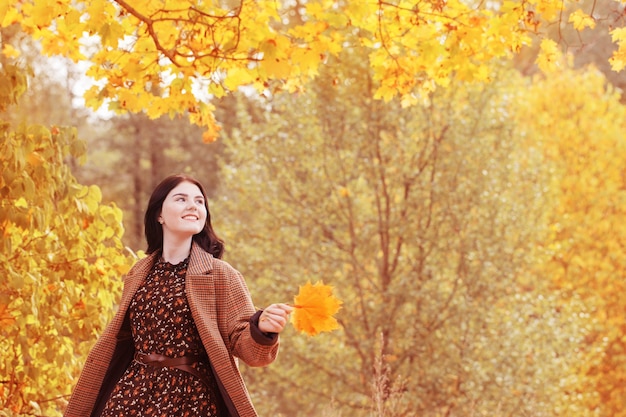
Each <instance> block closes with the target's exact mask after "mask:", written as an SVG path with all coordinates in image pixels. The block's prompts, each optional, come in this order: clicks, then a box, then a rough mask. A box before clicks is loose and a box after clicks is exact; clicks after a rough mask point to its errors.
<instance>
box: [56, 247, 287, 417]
mask: <svg viewBox="0 0 626 417" xmlns="http://www.w3.org/2000/svg"><path fill="white" fill-rule="evenodd" d="M155 258H156V254H152V255H151V256H149V257H147V258H145V259H142V260H140V261H139V262H137V264H136V265H135V266H134V267H133V268H132V269H131V271H130V272H129V273H128V275H127V276H126V278H125V280H124V291H123V293H122V298H121V300H120V305H119V310H118V311H117V313H116V314H115V317H114V318H113V320H112V321H111V323H110V324H109V325H108V326H107V327H106V329H105V330H104V332H103V333H102V335H101V336H100V338H99V340H98V341H97V342H96V344H95V346H94V347H93V349H92V351H91V352H90V354H89V356H88V357H87V361H86V363H85V366H84V368H83V371H82V373H81V375H80V378H79V379H78V383H77V384H76V386H75V388H74V392H73V393H72V396H71V398H70V401H69V404H68V406H67V409H66V411H65V414H64V416H65V417H89V416H91V415H92V411H93V409H94V406H95V404H96V399H97V397H98V394H99V392H100V390H101V388H103V385H104V384H109V385H110V384H111V383H114V382H115V381H113V382H111V381H108V382H106V381H105V379H106V378H105V375H106V374H107V370H108V369H109V367H110V365H111V364H112V362H113V361H114V360H115V359H119V358H117V356H119V355H121V354H120V353H119V352H120V350H119V348H118V350H117V351H116V354H115V355H116V357H115V358H114V351H115V348H116V343H117V342H118V340H120V339H121V337H120V335H121V334H122V333H124V332H123V331H121V330H122V325H123V324H125V326H128V321H127V320H126V322H125V323H124V319H125V318H126V316H127V311H128V306H129V305H130V302H131V300H132V298H133V296H134V294H135V291H137V289H138V288H139V287H140V286H141V284H142V283H143V281H144V279H145V278H146V276H147V275H148V273H149V272H150V269H151V268H152V265H153V264H154V261H155ZM185 287H186V293H187V299H188V301H189V307H190V309H191V314H192V316H193V319H194V321H195V323H196V326H197V327H198V332H199V333H200V337H201V339H202V343H203V345H204V347H205V349H206V351H207V353H208V355H209V359H210V361H211V365H212V367H213V369H214V371H215V374H216V376H217V378H218V380H219V382H220V384H221V386H222V388H223V389H224V390H225V393H226V395H227V397H228V398H225V400H226V402H227V404H228V403H230V404H229V405H230V407H229V408H233V407H234V408H235V409H236V411H235V410H232V411H231V414H233V415H235V416H236V415H237V414H238V416H239V417H254V416H256V415H257V414H256V411H255V410H254V407H253V405H252V402H251V400H250V396H249V395H248V391H247V389H246V387H245V385H244V382H243V379H242V377H241V374H240V373H239V370H238V366H237V358H240V359H241V360H242V361H244V362H245V363H246V364H248V365H249V366H265V365H268V364H270V363H271V362H273V361H274V359H275V358H276V355H277V353H278V344H279V343H278V337H273V338H267V337H265V336H264V335H262V334H261V333H260V331H259V330H258V328H256V326H254V325H251V324H250V317H252V316H253V315H254V314H255V312H256V310H255V308H254V305H253V304H252V299H251V297H250V293H249V291H248V288H247V286H246V283H245V281H244V279H243V277H242V275H241V274H240V273H239V272H238V271H236V270H235V269H234V268H233V267H232V266H230V265H229V264H228V263H226V262H224V261H221V260H219V259H215V258H213V256H211V255H210V254H209V253H207V252H205V251H204V250H203V249H202V248H200V247H199V246H198V245H196V244H195V243H194V244H193V245H192V249H191V257H190V259H189V267H188V269H187V277H186V284H185ZM259 335H261V336H260V337H259ZM124 355H126V356H129V355H132V351H130V352H129V351H128V350H126V351H125V352H124ZM126 359H127V361H126V362H124V363H128V361H130V357H128V358H126ZM109 372H110V370H109ZM108 379H111V378H108ZM229 400H230V401H229ZM235 412H236V413H237V414H235Z"/></svg>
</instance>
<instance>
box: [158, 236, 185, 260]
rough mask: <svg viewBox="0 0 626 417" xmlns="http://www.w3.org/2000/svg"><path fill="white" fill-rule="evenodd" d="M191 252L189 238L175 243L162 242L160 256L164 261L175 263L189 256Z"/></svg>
mask: <svg viewBox="0 0 626 417" xmlns="http://www.w3.org/2000/svg"><path fill="white" fill-rule="evenodd" d="M190 252H191V239H189V240H187V241H186V242H178V243H176V244H173V243H168V242H167V241H164V242H163V252H162V253H161V257H162V258H163V260H164V261H166V262H169V263H171V264H172V265H176V264H178V263H181V262H182V261H184V260H185V259H187V257H188V256H189V253H190Z"/></svg>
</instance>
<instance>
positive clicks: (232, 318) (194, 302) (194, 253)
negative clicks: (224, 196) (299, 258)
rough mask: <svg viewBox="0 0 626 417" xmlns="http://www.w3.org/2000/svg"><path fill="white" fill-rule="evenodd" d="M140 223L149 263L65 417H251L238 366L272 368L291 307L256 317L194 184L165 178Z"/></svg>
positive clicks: (141, 267) (131, 280)
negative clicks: (224, 253)
mask: <svg viewBox="0 0 626 417" xmlns="http://www.w3.org/2000/svg"><path fill="white" fill-rule="evenodd" d="M144 223H145V233H146V239H147V243H148V249H147V253H148V256H147V257H146V258H144V259H142V260H140V261H138V262H137V263H136V264H135V266H134V267H133V268H132V269H131V270H130V272H129V273H128V275H127V276H126V277H125V279H124V291H123V293H122V298H121V300H120V303H119V309H118V311H117V313H116V315H115V317H114V318H113V320H112V321H111V323H110V324H109V325H108V326H107V328H106V329H105V330H104V332H103V333H102V335H101V336H100V338H99V340H98V341H97V342H96V344H95V346H94V348H93V349H92V351H91V352H90V354H89V356H88V357H87V362H86V363H85V367H84V369H83V371H82V373H81V376H80V378H79V380H78V383H77V385H76V387H75V388H74V391H73V393H72V396H71V398H70V401H69V404H68V406H67V409H66V411H65V414H64V415H65V416H66V417H112V416H125V417H126V416H142V417H150V416H176V417H184V416H205V417H216V416H230V417H254V416H256V415H257V413H256V411H255V409H254V406H253V405H252V402H251V400H250V397H249V395H248V391H247V389H246V387H245V385H244V381H243V379H242V377H241V374H240V373H239V370H238V366H237V361H238V359H241V360H242V361H243V362H245V363H246V364H248V365H250V366H265V365H268V364H270V363H271V362H273V361H274V359H275V358H276V354H277V353H278V345H279V337H278V334H279V333H280V332H281V331H282V330H283V329H284V326H285V324H286V323H287V320H288V316H289V314H290V313H291V311H292V307H290V306H288V305H286V304H281V303H278V304H272V305H270V306H268V307H267V308H265V309H264V310H260V311H256V310H255V308H254V305H253V303H252V300H251V297H250V293H249V291H248V288H247V286H246V283H245V281H244V279H243V277H242V275H241V274H240V273H239V272H238V271H237V270H235V269H234V268H233V267H232V266H230V265H229V264H228V263H226V262H224V261H222V260H221V257H222V254H223V252H224V243H223V242H222V240H220V239H219V238H218V237H217V235H216V234H215V232H214V231H213V227H212V225H211V216H210V213H209V207H208V204H207V197H206V193H205V191H204V188H203V187H202V185H201V184H200V183H199V182H198V181H197V180H195V179H193V178H191V177H189V176H186V175H174V176H170V177H167V178H165V179H164V180H163V181H162V182H161V183H160V184H159V185H158V186H157V187H156V189H155V190H154V192H153V193H152V196H151V197H150V201H149V203H148V208H147V210H146V214H145V219H144Z"/></svg>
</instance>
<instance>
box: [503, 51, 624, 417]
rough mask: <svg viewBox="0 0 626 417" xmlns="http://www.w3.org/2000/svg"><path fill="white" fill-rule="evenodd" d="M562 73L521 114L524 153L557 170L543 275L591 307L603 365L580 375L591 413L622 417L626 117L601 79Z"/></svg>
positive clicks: (539, 84) (531, 94)
mask: <svg viewBox="0 0 626 417" xmlns="http://www.w3.org/2000/svg"><path fill="white" fill-rule="evenodd" d="M560 63H561V65H560V68H559V70H558V72H548V73H547V74H545V76H543V75H540V76H537V77H536V78H535V79H534V80H532V82H531V80H528V88H525V89H521V90H520V91H519V94H518V106H516V107H517V110H516V111H515V115H516V119H517V120H518V121H519V125H520V129H522V131H523V134H524V136H525V137H527V138H528V141H529V145H528V146H532V147H533V148H534V149H535V150H536V151H539V152H542V153H543V154H544V155H545V160H546V161H547V163H548V164H549V165H550V166H551V167H552V168H551V169H552V181H551V183H550V188H551V189H552V190H553V193H554V196H555V204H554V206H553V207H552V209H551V210H550V213H549V219H548V221H549V225H550V231H551V232H550V235H549V236H548V238H547V239H546V241H545V243H544V245H545V251H546V253H547V254H548V255H549V258H548V260H547V262H546V263H545V264H543V265H541V269H542V271H541V272H540V273H541V274H542V275H543V276H545V277H546V278H549V279H550V280H551V282H552V285H553V286H554V288H555V289H556V291H559V292H560V293H562V294H564V295H566V296H567V297H577V298H580V299H583V300H584V301H585V303H586V304H588V305H589V306H594V309H593V311H592V313H593V315H594V316H595V317H596V318H597V321H596V325H595V326H594V327H593V328H592V331H591V332H590V334H589V337H588V338H587V339H586V340H585V347H586V348H587V349H593V350H594V352H595V355H596V357H597V358H599V359H600V360H601V363H599V364H598V363H592V364H581V367H580V369H579V370H578V372H579V373H584V374H587V375H590V376H592V377H593V381H595V387H594V389H595V390H597V392H598V393H599V397H598V398H596V399H595V400H596V401H595V402H593V403H591V404H589V407H600V408H601V409H602V413H601V415H603V416H616V417H618V416H626V386H625V385H624V381H625V380H626V374H625V373H624V370H625V369H626V343H624V341H625V340H626V322H625V320H624V311H625V308H626V303H625V301H624V297H623V294H624V291H625V290H626V287H625V281H624V270H626V258H625V257H624V253H626V251H625V247H624V244H625V243H624V242H625V241H626V240H625V237H624V236H625V233H626V230H625V229H624V218H625V216H626V212H625V207H626V206H625V204H624V203H625V199H626V194H625V192H624V190H625V189H626V186H625V185H626V184H625V179H624V159H623V156H624V153H625V152H626V141H625V140H624V130H625V129H626V126H625V121H626V108H625V107H624V106H623V105H622V104H620V96H621V93H620V92H619V91H617V90H615V89H613V88H612V87H611V86H610V85H609V84H608V83H607V80H606V79H605V78H604V77H603V76H602V75H601V74H600V73H599V72H598V71H596V70H594V69H591V70H588V71H585V72H577V71H573V70H571V69H570V68H569V66H568V63H567V61H566V59H562V60H560ZM586 389H588V390H590V389H592V388H591V387H590V386H587V387H586Z"/></svg>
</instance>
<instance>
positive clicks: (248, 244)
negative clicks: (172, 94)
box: [216, 51, 597, 416]
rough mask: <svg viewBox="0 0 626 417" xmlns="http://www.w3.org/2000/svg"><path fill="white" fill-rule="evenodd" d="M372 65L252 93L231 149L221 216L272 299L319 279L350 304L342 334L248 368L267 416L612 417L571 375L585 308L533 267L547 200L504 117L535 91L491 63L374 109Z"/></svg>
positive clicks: (233, 254)
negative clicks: (302, 89) (409, 101)
mask: <svg viewBox="0 0 626 417" xmlns="http://www.w3.org/2000/svg"><path fill="white" fill-rule="evenodd" d="M364 62H365V60H363V59H362V56H360V55H359V53H358V51H346V52H344V53H343V54H341V55H340V57H339V58H338V60H337V61H334V62H333V67H332V68H331V69H329V71H323V72H322V73H321V74H320V76H319V79H318V80H317V81H316V82H315V83H313V84H312V85H311V87H310V89H309V90H308V91H307V92H306V93H302V94H299V95H277V96H275V97H273V98H272V100H270V101H269V103H267V104H266V105H262V104H261V103H259V102H255V100H253V99H246V98H241V99H240V109H239V112H238V120H239V126H238V128H235V129H233V130H232V133H231V134H229V135H227V137H225V138H224V141H225V143H226V146H227V150H228V153H227V155H228V158H229V159H228V160H227V162H226V163H225V165H224V167H223V170H222V173H223V181H224V185H225V187H224V188H223V191H222V192H223V193H224V194H225V197H224V199H223V201H221V204H220V206H219V207H218V211H217V214H216V218H217V219H223V218H224V217H226V219H224V220H223V222H224V225H222V226H220V227H221V228H223V229H226V230H227V231H228V233H227V235H226V237H227V242H228V243H229V245H228V248H229V250H228V251H227V254H226V257H227V259H228V260H230V261H231V262H233V263H234V264H235V265H236V266H237V267H238V268H240V269H241V270H242V271H243V272H244V275H246V276H247V277H248V279H249V280H251V281H252V282H253V284H252V287H253V292H254V293H255V294H257V297H259V296H260V297H259V298H260V299H258V300H257V302H259V303H260V305H263V303H264V302H269V301H270V300H272V299H275V298H276V296H277V294H279V295H280V294H282V296H283V297H284V298H285V300H286V301H288V300H289V299H290V296H292V294H295V293H296V292H297V287H298V286H299V285H302V284H303V283H304V282H306V281H307V280H311V281H316V280H318V279H322V280H324V281H325V282H327V283H330V284H332V285H335V287H336V289H337V293H338V294H339V296H340V298H342V299H343V300H344V306H343V309H342V310H341V311H340V313H339V314H338V317H339V320H340V322H341V324H342V331H341V332H339V333H331V334H323V335H320V336H316V337H315V338H307V337H304V336H300V335H295V334H289V333H287V334H286V335H285V336H284V338H285V339H286V340H285V341H284V343H285V348H284V349H283V351H282V353H281V356H280V360H279V363H278V364H277V366H274V367H271V368H269V369H267V370H263V371H255V370H246V378H248V379H249V380H250V381H251V385H252V389H251V392H252V393H253V395H257V396H258V399H257V403H258V405H259V407H260V408H261V410H262V412H261V414H266V415H276V416H292V415H299V416H304V415H310V416H318V415H335V414H328V413H331V412H334V413H336V415H350V416H368V415H377V416H383V415H385V416H440V415H448V416H467V415H493V414H494V413H495V414H498V415H533V416H548V415H550V416H552V415H563V416H587V415H597V414H596V413H597V410H593V409H591V410H590V409H588V408H585V405H586V403H584V401H583V399H584V398H586V397H587V396H591V397H593V396H594V395H595V393H594V392H593V391H591V392H588V393H582V392H579V391H578V388H579V386H578V385H577V384H578V382H579V380H577V379H576V380H572V379H571V378H570V375H572V374H573V373H575V369H576V364H577V363H579V362H581V361H584V360H585V358H586V354H587V353H588V352H585V351H583V350H580V349H579V344H580V343H581V341H582V339H583V338H584V337H585V336H586V330H585V327H584V325H585V322H586V319H585V318H584V317H585V314H586V312H587V307H586V306H584V305H583V303H582V302H580V301H577V300H575V299H568V300H560V295H559V294H558V293H557V294H551V293H550V292H549V291H548V289H547V288H546V287H545V286H544V285H543V284H542V281H541V279H540V278H539V277H538V276H537V275H534V272H533V270H532V266H533V265H534V264H535V263H537V262H541V259H542V258H541V257H542V256H543V253H542V252H541V251H538V250H537V244H538V242H542V240H543V239H544V238H545V236H546V233H548V230H547V229H546V228H545V227H544V225H545V222H544V220H545V219H544V215H543V213H544V212H545V210H546V207H549V201H546V197H547V196H546V194H545V192H544V189H545V188H544V185H545V181H544V179H545V175H546V171H544V165H543V163H542V155H541V154H540V153H539V152H534V153H533V152H531V151H529V150H528V149H527V148H526V147H525V145H526V144H525V142H524V141H523V140H522V139H521V138H520V137H519V135H518V134H517V133H516V130H515V127H514V125H512V124H510V120H509V118H510V114H509V113H508V111H507V110H506V109H507V108H509V106H510V104H511V102H510V100H511V97H512V94H511V93H512V91H515V89H516V88H519V86H520V85H523V83H522V80H521V79H520V78H519V77H518V76H516V75H515V73H514V72H509V71H504V70H497V71H496V70H493V71H492V72H491V73H490V74H489V75H490V77H492V78H493V80H494V82H493V83H491V84H489V85H486V86H480V85H474V86H472V85H469V84H464V83H458V84H454V85H451V87H452V88H450V89H447V90H445V91H439V92H436V93H434V94H431V95H429V96H428V97H427V98H424V101H422V102H420V103H419V104H418V105H416V106H412V107H404V106H403V105H402V101H401V100H391V101H390V102H389V103H383V102H381V101H379V100H376V99H375V95H376V91H377V89H376V83H375V80H374V77H375V75H373V74H372V73H370V71H369V70H368V69H367V68H366V67H364V64H363V63H364ZM500 71H503V72H500ZM329 85H333V87H332V88H328V86H329ZM268 380H269V381H270V383H268ZM268 386H271V387H272V389H268V388H267V387H268ZM574 393H575V394H574ZM329 408H330V410H329ZM555 410H557V411H555ZM324 413H326V414H324Z"/></svg>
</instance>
